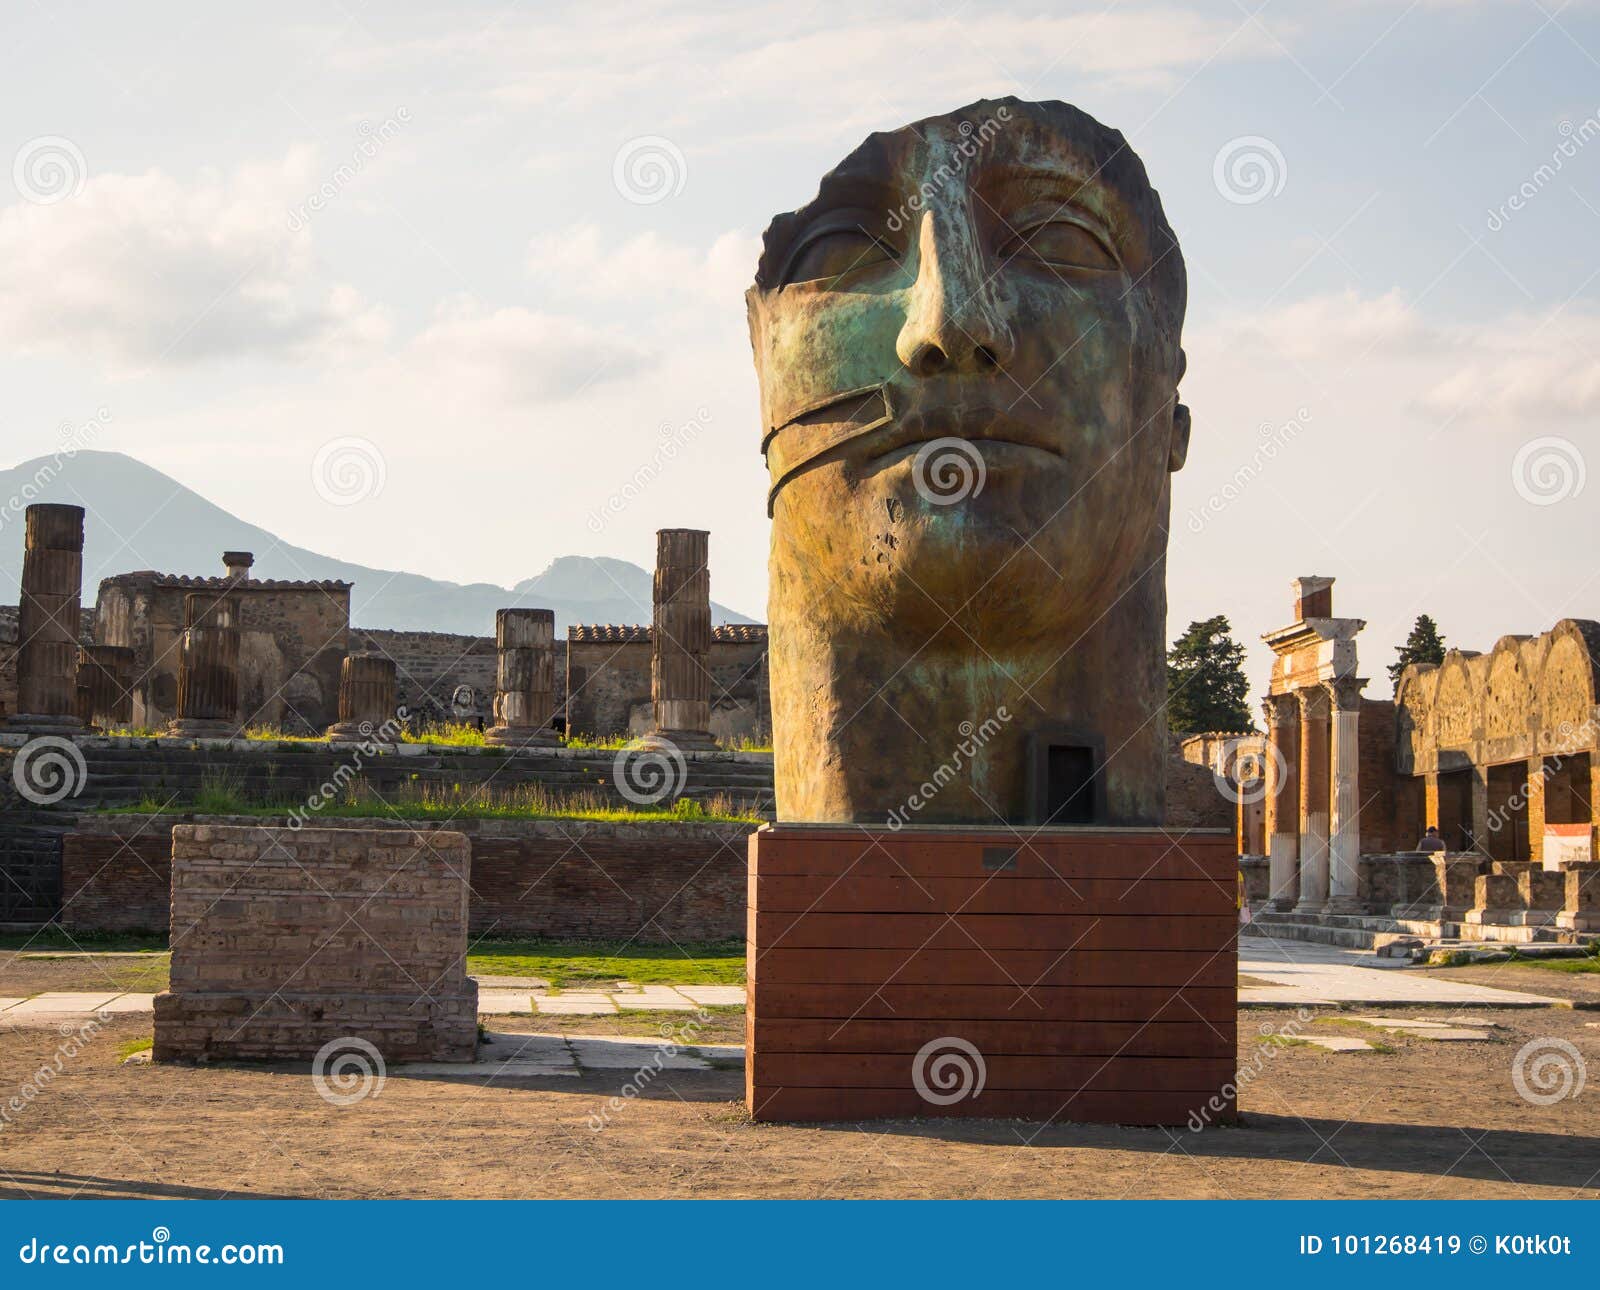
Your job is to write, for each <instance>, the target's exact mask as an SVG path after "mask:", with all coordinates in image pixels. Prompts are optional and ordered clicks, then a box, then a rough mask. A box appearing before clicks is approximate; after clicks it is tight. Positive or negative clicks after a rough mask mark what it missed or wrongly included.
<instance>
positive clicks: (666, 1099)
mask: <svg viewBox="0 0 1600 1290" xmlns="http://www.w3.org/2000/svg"><path fill="white" fill-rule="evenodd" d="M1541 975H1543V974H1541ZM58 988H59V987H58ZM1396 1014H1397V1015H1414V1016H1421V1015H1429V1010H1396ZM1431 1015H1432V1016H1433V1017H1434V1018H1435V1019H1437V1018H1438V1010H1432V1013H1431ZM1472 1016H1474V1017H1476V1018H1482V1019H1485V1020H1490V1021H1495V1022H1498V1023H1499V1027H1500V1028H1497V1029H1496V1030H1495V1032H1494V1033H1495V1038H1494V1040H1493V1041H1492V1042H1489V1043H1473V1044H1446V1043H1441V1042H1437V1041H1429V1040H1425V1039H1421V1038H1417V1037H1414V1036H1413V1037H1406V1036H1403V1035H1392V1036H1391V1035H1385V1034H1382V1033H1380V1032H1374V1031H1367V1030H1363V1029H1359V1028H1356V1027H1353V1026H1352V1025H1351V1024H1350V1022H1349V1018H1348V1014H1345V1016H1344V1017H1343V1018H1342V1019H1340V1016H1339V1014H1337V1013H1332V1012H1327V1011H1324V1012H1319V1013H1317V1014H1316V1020H1315V1021H1313V1022H1311V1023H1310V1024H1309V1025H1308V1026H1307V1028H1306V1029H1305V1031H1304V1032H1303V1033H1309V1034H1346V1035H1349V1034H1363V1035H1368V1036H1371V1037H1373V1038H1377V1039H1381V1040H1382V1042H1383V1043H1385V1044H1386V1045H1387V1046H1389V1047H1390V1048H1391V1050H1392V1051H1388V1052H1370V1053H1357V1054H1334V1053H1330V1052H1326V1051H1323V1050H1320V1049H1316V1048H1309V1047H1304V1046H1301V1045H1297V1044H1288V1045H1281V1044H1278V1043H1276V1042H1272V1041H1269V1040H1265V1039H1264V1038H1263V1033H1262V1030H1261V1028H1262V1027H1263V1026H1265V1027H1269V1028H1271V1029H1272V1030H1277V1029H1279V1028H1281V1027H1282V1026H1284V1025H1285V1023H1287V1022H1291V1021H1292V1019H1293V1014H1292V1013H1288V1012H1282V1011H1268V1010H1247V1011H1245V1012H1244V1013H1242V1014H1241V1018H1240V1034H1241V1043H1240V1053H1239V1059H1240V1067H1241V1071H1244V1072H1251V1071H1253V1072H1255V1073H1254V1075H1253V1077H1251V1078H1248V1079H1246V1080H1245V1081H1244V1082H1243V1090H1242V1094H1241V1107H1242V1110H1243V1114H1244V1122H1243V1124H1241V1125H1240V1126H1238V1127H1226V1128H1212V1129H1206V1130H1204V1131H1201V1132H1191V1131H1188V1130H1174V1131H1168V1130H1163V1129H1124V1128H1115V1127H1091V1126H1082V1127H1079V1126H1070V1125H1068V1126H1055V1127H1046V1128H1040V1127H1039V1126H1038V1125H1034V1124H1029V1123H1024V1122H1020V1121H1006V1120H978V1121H951V1120H917V1121H897V1122H880V1123H869V1124H862V1125H848V1124H835V1125H824V1126H813V1127H796V1126H782V1125H756V1124H751V1123H750V1122H748V1121H747V1119H746V1118H745V1115H744V1112H743V1109H742V1106H741V1105H740V1102H739V1098H740V1096H741V1093H742V1076H741V1074H740V1072H738V1071H720V1070H719V1071H708V1072H698V1071H696V1072H678V1071H669V1072H665V1073H662V1074H659V1075H657V1076H656V1078H655V1080H654V1082H652V1083H651V1084H649V1085H648V1087H646V1089H645V1090H644V1092H643V1094H642V1095H641V1096H640V1097H639V1098H638V1099H637V1100H633V1101H628V1102H625V1103H623V1104H622V1106H621V1108H620V1110H617V1111H614V1112H613V1113H612V1116H611V1119H610V1122H609V1124H606V1125H605V1126H604V1127H602V1128H600V1129H599V1130H598V1131H596V1130H595V1129H593V1128H591V1127H590V1124H591V1119H590V1117H591V1116H593V1115H595V1114H597V1113H599V1112H600V1111H602V1110H603V1109H605V1107H606V1104H607V1101H608V1100H609V1099H610V1098H611V1097H613V1096H615V1095H617V1094H618V1093H619V1092H620V1086H621V1084H622V1083H623V1081H624V1079H626V1078H627V1077H628V1076H629V1075H630V1074H631V1073H630V1072H621V1071H598V1072H595V1071H591V1072H587V1073H585V1074H584V1075H583V1076H582V1077H581V1078H559V1079H558V1078H547V1079H539V1080H518V1081H511V1082H506V1083H502V1084H493V1085H483V1084H479V1083H475V1082H470V1081H458V1080H447V1079H439V1078H424V1077H410V1078H408V1077H406V1076H405V1075H404V1073H403V1068H402V1069H397V1070H392V1071H390V1072H389V1075H388V1079H387V1081H386V1083H385V1084H384V1085H383V1087H382V1089H381V1091H380V1092H378V1093H377V1095H375V1096H371V1097H368V1098H367V1099H366V1100H365V1101H362V1102H359V1103H357V1104H355V1105H352V1106H347V1107H338V1106H333V1105H330V1104H329V1103H327V1102H325V1101H323V1099H322V1098H321V1097H320V1096H318V1094H317V1093H316V1091H315V1090H314V1089H313V1087H312V1084H311V1081H310V1078H309V1075H308V1068H307V1067H304V1066H301V1067H273V1068H267V1067H234V1068H195V1067H166V1066H151V1065H124V1064H122V1063H121V1062H120V1060H119V1056H118V1050H119V1048H120V1047H122V1046H123V1045H124V1044H126V1043H127V1042H128V1041H131V1040H136V1039H138V1038H140V1037H147V1036H148V1034H149V1026H150V1023H149V1020H148V1018H144V1017H118V1018H116V1019H114V1020H112V1021H110V1022H108V1023H107V1024H106V1025H105V1027H104V1028H103V1029H102V1030H101V1031H100V1032H99V1033H98V1034H97V1035H95V1036H94V1038H93V1039H92V1041H91V1042H89V1043H88V1044H87V1046H86V1047H85V1048H84V1050H83V1051H82V1052H80V1053H78V1054H77V1055H76V1056H75V1057H73V1058H71V1059H70V1060H68V1061H66V1062H64V1063H63V1066H64V1070H63V1071H62V1073H61V1074H59V1075H55V1076H54V1077H53V1078H51V1079H49V1080H48V1082H46V1083H43V1084H42V1085H41V1086H39V1091H38V1094H37V1096H36V1097H34V1098H33V1099H32V1101H31V1102H29V1103H27V1104H26V1105H25V1106H24V1107H23V1109H22V1111H21V1112H20V1113H16V1114H13V1115H11V1116H10V1122H9V1123H7V1124H5V1125H4V1127H3V1128H0V1196H6V1197H30V1196H35V1197H43V1196H146V1197H159V1196H179V1197H185V1196H329V1197H367V1196H377V1197H386V1196H396V1197H398V1196H425V1197H479V1196H481V1197H517V1196H534V1197H559V1196H643V1197H654V1196H668V1197H690V1196H728V1197H733V1196H824V1197H856V1196H905V1197H935V1196H954V1197H967V1196H973V1197H980V1196H997V1197H999V1196H1037V1197H1058V1196H1059V1197H1121V1196H1132V1197H1236V1196H1264V1197H1303V1196H1316V1197H1323V1196H1328V1197H1335V1196H1340V1197H1342V1196H1348V1197H1381V1196H1401V1197H1476V1196H1507V1197H1530V1196H1540V1197H1556V1196H1574V1195H1585V1196H1591V1197H1593V1196H1600V1086H1597V1084H1600V1028H1595V1027H1592V1026H1590V1025H1588V1024H1587V1023H1588V1022H1589V1021H1591V1020H1600V1013H1597V1012H1586V1011H1578V1010H1572V1009H1566V1008H1559V1009H1538V1010H1532V1011H1528V1010H1493V1011H1491V1010H1476V1009H1475V1010H1473V1013H1472ZM734 1020H735V1019H731V1018H730V1019H729V1025H730V1028H731V1026H732V1025H733V1024H734ZM518 1028H519V1029H529V1030H534V1029H542V1030H549V1029H551V1026H550V1019H545V1020H543V1021H535V1020H534V1019H532V1018H528V1019H526V1021H525V1023H523V1024H522V1025H520V1026H518ZM564 1028H565V1029H567V1030H568V1031H570V1032H572V1033H578V1032H580V1031H582V1032H586V1033H634V1034H640V1035H651V1034H654V1033H655V1032H654V1026H653V1025H648V1024H646V1025H640V1024H637V1023H634V1024H632V1025H625V1024H624V1019H618V1018H595V1019H592V1020H585V1021H581V1022H577V1023H576V1024H573V1025H571V1026H566V1027H564ZM718 1037H721V1036H718ZM701 1038H702V1042H709V1041H710V1040H711V1039H712V1036H708V1035H703V1036H702V1037H701ZM1535 1038H1555V1039H1564V1040H1566V1041H1567V1042H1568V1043H1571V1044H1573V1045H1574V1046H1576V1048H1577V1049H1578V1050H1579V1052H1580V1053H1581V1054H1583V1056H1584V1058H1585V1060H1586V1062H1587V1064H1588V1066H1589V1067H1590V1068H1592V1070H1593V1071H1594V1079H1593V1081H1591V1086H1590V1087H1588V1088H1587V1089H1586V1090H1585V1091H1584V1092H1583V1093H1581V1094H1580V1095H1578V1096H1576V1097H1573V1098H1570V1099H1568V1100H1565V1101H1562V1102H1559V1103H1556V1104H1554V1105H1551V1106H1535V1105H1530V1104H1529V1103H1528V1102H1526V1101H1524V1100H1523V1099H1522V1098H1521V1097H1520V1096H1519V1095H1518V1094H1517V1092H1516V1090H1515V1088H1514V1087H1513V1084H1512V1080H1511V1068H1512V1063H1513V1059H1514V1057H1515V1055H1516V1053H1517V1052H1518V1050H1519V1049H1520V1047H1521V1046H1522V1045H1523V1044H1524V1043H1526V1042H1527V1041H1528V1040H1530V1039H1535ZM61 1043H62V1038H61V1035H60V1034H59V1033H58V1032H57V1031H56V1030H54V1029H31V1030H29V1029H15V1030H0V1094H3V1095H4V1096H3V1097H0V1106H3V1104H4V1101H5V1100H6V1099H9V1098H10V1097H11V1096H12V1092H13V1090H18V1089H20V1088H21V1087H22V1086H23V1085H24V1084H25V1083H27V1082H28V1081H30V1079H31V1078H32V1077H33V1076H34V1072H36V1071H38V1070H39V1068H40V1067H41V1066H46V1065H50V1064H53V1063H54V1060H55V1054H56V1052H57V1050H58V1046H59V1045H60V1044H61Z"/></svg>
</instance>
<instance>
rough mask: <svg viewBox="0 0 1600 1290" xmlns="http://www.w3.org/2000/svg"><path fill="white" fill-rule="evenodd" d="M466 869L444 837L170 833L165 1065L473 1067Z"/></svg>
mask: <svg viewBox="0 0 1600 1290" xmlns="http://www.w3.org/2000/svg"><path fill="white" fill-rule="evenodd" d="M470 860H471V853H470V847H469V844H468V842H467V839H466V838H465V837H464V836H462V835H461V834H459V833H453V832H448V831H442V830H441V831H430V832H428V833H427V834H426V835H424V834H422V833H418V832H414V831H412V830H409V829H299V830H295V829H288V828H253V827H237V826H227V825H209V824H190V825H179V826H178V827H176V828H174V829H173V831H172V972H171V986H170V988H169V989H168V990H167V991H166V992H165V993H163V994H159V995H157V996H156V1001H155V1051H154V1057H155V1060H156V1061H181V1060H209V1059H225V1060H268V1061H288V1060H296V1059H316V1058H318V1055H319V1054H321V1053H323V1050H324V1049H325V1047H326V1046H327V1045H330V1044H336V1043H342V1048H341V1050H340V1051H347V1050H349V1049H350V1047H351V1041H360V1042H364V1043H368V1044H371V1045H373V1046H375V1047H376V1048H377V1050H378V1052H379V1054H380V1055H381V1057H382V1060H383V1061H384V1062H386V1063H388V1062H395V1061H471V1060H472V1059H473V1057H474V1055H475V1053H476V1050H477V1034H478V1032H477V1002H478V988H477V983H476V982H475V981H473V980H472V979H471V978H470V977H468V976H467V974H466V952H467V892H468V870H469V865H470ZM330 1051H332V1050H330ZM324 1060H327V1057H326V1055H325V1056H324Z"/></svg>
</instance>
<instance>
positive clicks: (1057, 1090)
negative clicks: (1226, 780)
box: [745, 824, 1238, 1124]
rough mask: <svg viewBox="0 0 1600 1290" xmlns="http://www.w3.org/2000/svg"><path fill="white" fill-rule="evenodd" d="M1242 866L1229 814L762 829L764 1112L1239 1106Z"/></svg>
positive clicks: (1152, 1111)
mask: <svg viewBox="0 0 1600 1290" xmlns="http://www.w3.org/2000/svg"><path fill="white" fill-rule="evenodd" d="M1237 881H1238V880H1237V860H1236V855H1235V849H1234V844H1233V839H1232V837H1231V836H1230V835H1229V834H1228V833H1226V832H1224V831H1222V830H1202V831H1191V832H1187V833H1179V832H1173V833H1168V832H1165V831H1163V830H1161V829H1093V828H1051V829H1018V830H1015V831H1014V830H1011V829H1006V828H965V827H949V828H928V829H919V830H910V829H907V830H901V831H899V832H892V831H890V830H888V829H881V828H858V827H853V826H818V825H793V824H788V825H785V824H779V825H773V826H769V827H767V828H763V829H761V830H760V831H759V832H757V833H754V834H752V835H751V838H750V911H749V919H750V927H749V949H748V954H749V981H750V985H749V1012H748V1020H747V1028H748V1033H747V1040H748V1045H749V1046H748V1050H747V1057H746V1062H745V1092H746V1100H747V1103H748V1105H749V1108H750V1113H751V1114H752V1115H753V1116H754V1117H755V1118H756V1119H758V1120H860V1119H869V1118H881V1117H905V1116H927V1115H956V1116H997V1117H1021V1118H1025V1119H1030V1120H1087V1121H1098V1122H1105V1123H1117V1124H1181V1123H1184V1122H1185V1121H1187V1120H1188V1119H1189V1117H1190V1116H1191V1114H1195V1113H1198V1114H1200V1115H1202V1116H1203V1117H1204V1119H1205V1120H1206V1122H1208V1123H1215V1122H1218V1121H1226V1120H1230V1119H1232V1118H1233V1117H1234V1114H1235V1107H1234V1102H1233V1098H1232V1096H1231V1094H1232V1092H1233V1084H1232V1081H1233V1079H1234V1061H1235V1027H1236V1012H1237V1006H1238V976H1237V960H1236V954H1235V937H1236V935H1237V931H1238V914H1237V907H1236V903H1235V902H1236V900H1237V890H1238V887H1237ZM1225 1087H1226V1090H1227V1093H1228V1094H1229V1096H1224V1095H1223V1090H1224V1088H1225ZM1213 1099H1215V1100H1213ZM1208 1106H1209V1107H1210V1109H1207V1108H1208ZM1218 1107H1220V1108H1221V1109H1220V1110H1219V1109H1217V1108H1218Z"/></svg>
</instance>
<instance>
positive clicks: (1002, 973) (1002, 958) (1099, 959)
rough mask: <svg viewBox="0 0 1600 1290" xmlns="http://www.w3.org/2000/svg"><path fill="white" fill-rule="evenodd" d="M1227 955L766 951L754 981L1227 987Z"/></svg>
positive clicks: (1234, 963) (1231, 964)
mask: <svg viewBox="0 0 1600 1290" xmlns="http://www.w3.org/2000/svg"><path fill="white" fill-rule="evenodd" d="M1238 970H1239V969H1238V960H1237V958H1236V957H1235V954H1234V950H1233V942H1232V941H1231V940H1230V941H1229V942H1228V944H1227V947H1226V948H1225V949H1223V950H1209V951H1208V950H1066V949H1060V950H994V951H989V950H982V949H976V950H975V949H966V950H903V949H893V950H838V949H833V950H795V949H781V948H780V949H769V950H766V951H765V952H764V953H762V954H760V955H759V956H758V958H757V960H756V962H755V965H754V970H753V973H752V975H751V979H752V980H755V981H758V982H771V983H773V984H777V985H785V984H793V985H808V984H816V985H853V984H858V983H859V984H869V985H887V984H890V983H891V982H892V983H893V984H896V985H905V986H911V985H925V986H940V987H944V986H953V985H993V986H1012V987H1014V988H1016V989H1019V990H1031V989H1034V988H1037V987H1041V986H1134V985H1143V986H1167V987H1170V988H1172V989H1183V988H1185V987H1188V986H1194V985H1200V986H1227V985H1229V984H1231V983H1232V982H1234V981H1235V980H1236V979H1237V976H1238Z"/></svg>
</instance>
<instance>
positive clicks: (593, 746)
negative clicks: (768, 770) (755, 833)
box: [567, 733, 772, 753]
mask: <svg viewBox="0 0 1600 1290" xmlns="http://www.w3.org/2000/svg"><path fill="white" fill-rule="evenodd" d="M639 738H640V736H637V735H586V734H581V733H580V734H575V735H568V736H567V747H568V748H581V749H583V750H584V751H586V752H615V751H617V750H618V749H619V748H626V747H627V746H628V745H629V744H633V743H637V742H638V741H639ZM717 747H718V748H719V749H721V750H722V751H723V752H756V753H769V752H771V751H772V736H771V735H760V736H749V735H745V736H741V737H740V738H738V739H735V740H733V741H732V742H730V743H719V744H718V745H717Z"/></svg>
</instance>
